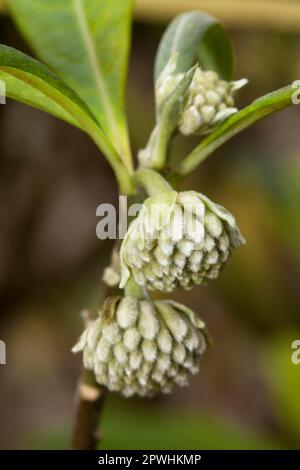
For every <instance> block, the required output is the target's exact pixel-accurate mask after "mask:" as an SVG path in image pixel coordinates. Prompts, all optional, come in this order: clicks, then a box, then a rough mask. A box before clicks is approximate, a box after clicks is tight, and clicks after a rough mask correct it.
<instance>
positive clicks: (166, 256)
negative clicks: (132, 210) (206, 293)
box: [120, 191, 245, 292]
mask: <svg viewBox="0 0 300 470" xmlns="http://www.w3.org/2000/svg"><path fill="white" fill-rule="evenodd" d="M243 243H245V241H244V238H243V237H242V235H241V234H240V231H239V229H238V227H237V224H236V221H235V218H234V217H233V215H231V214H230V213H229V212H228V211H227V210H226V209H225V208H224V207H222V206H219V205H218V204H215V203H213V202H212V201H210V200H209V199H208V198H207V197H206V196H204V195H203V194H200V193H196V192H195V191H186V192H176V191H168V192H167V191H166V192H160V193H159V195H158V196H155V197H150V198H148V199H147V200H146V201H145V202H144V205H143V208H142V210H141V211H140V213H139V215H138V216H137V217H136V219H135V220H134V221H133V222H132V223H131V225H130V226H129V229H128V232H127V234H126V237H125V239H124V240H123V243H122V246H121V250H120V261H121V284H120V287H124V286H125V284H126V283H127V281H128V280H129V278H130V277H131V276H132V277H133V278H134V280H135V282H136V283H137V284H138V285H140V286H145V287H147V288H148V289H150V290H157V291H162V292H171V291H173V290H174V289H175V288H176V287H183V288H186V289H189V288H191V287H192V286H193V285H194V284H205V283H207V282H208V281H210V280H211V279H215V278H217V277H218V276H219V273H220V271H221V269H222V268H223V266H224V265H225V264H226V262H227V260H228V258H229V256H230V254H231V252H232V250H233V248H237V247H238V246H240V245H242V244H243Z"/></svg>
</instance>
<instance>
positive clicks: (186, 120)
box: [178, 67, 248, 135]
mask: <svg viewBox="0 0 300 470" xmlns="http://www.w3.org/2000/svg"><path fill="white" fill-rule="evenodd" d="M247 83H248V80H247V79H244V78H243V79H241V80H237V81H232V82H227V81H225V80H220V78H219V76H218V74H217V73H216V72H213V71H209V70H208V71H204V70H202V69H201V68H200V67H197V68H196V70H195V73H194V76H193V80H192V83H191V85H190V87H189V89H188V91H187V94H186V96H185V98H184V105H183V109H182V112H181V116H180V121H179V126H178V127H179V131H180V133H181V134H183V135H193V134H203V133H207V132H210V131H212V130H213V129H214V128H215V127H217V126H218V125H219V124H221V123H222V122H223V121H224V120H225V119H227V118H228V117H229V116H231V115H232V114H235V113H236V112H237V111H238V110H237V108H236V107H235V106H234V99H233V97H234V94H235V92H236V91H237V90H239V89H240V88H242V87H243V86H244V85H246V84H247Z"/></svg>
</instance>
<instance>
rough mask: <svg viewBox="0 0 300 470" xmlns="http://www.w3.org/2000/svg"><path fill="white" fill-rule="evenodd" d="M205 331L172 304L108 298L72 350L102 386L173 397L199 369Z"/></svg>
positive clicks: (192, 315) (125, 392)
mask: <svg viewBox="0 0 300 470" xmlns="http://www.w3.org/2000/svg"><path fill="white" fill-rule="evenodd" d="M205 348H206V334H205V326H204V323H203V322H202V320H200V319H199V318H197V317H196V315H195V313H194V312H193V311H192V310H190V309H188V308H187V307H184V306H183V305H181V304H178V303H176V302H173V301H171V300H163V301H156V302H152V301H150V300H145V299H138V298H136V297H133V296H126V297H123V298H120V297H119V298H118V297H114V298H108V299H107V300H106V302H105V304H104V306H103V309H102V310H101V311H100V314H99V317H98V318H97V319H96V320H94V321H93V322H91V323H90V324H89V326H88V327H87V329H86V330H85V331H84V333H83V334H82V336H81V338H80V340H79V341H78V343H77V344H76V345H75V347H74V348H73V352H78V351H83V364H84V367H85V368H86V369H90V370H93V371H94V373H95V377H96V380H97V382H98V383H99V384H101V385H104V386H106V387H107V388H108V389H109V390H110V391H117V392H121V393H122V394H123V395H125V396H131V395H134V394H137V395H140V396H152V395H154V394H156V393H159V392H162V393H169V392H171V390H172V389H173V387H174V386H176V385H179V386H184V385H187V383H188V378H189V376H190V374H195V373H197V372H198V370H199V358H200V356H201V355H202V353H203V352H204V350H205Z"/></svg>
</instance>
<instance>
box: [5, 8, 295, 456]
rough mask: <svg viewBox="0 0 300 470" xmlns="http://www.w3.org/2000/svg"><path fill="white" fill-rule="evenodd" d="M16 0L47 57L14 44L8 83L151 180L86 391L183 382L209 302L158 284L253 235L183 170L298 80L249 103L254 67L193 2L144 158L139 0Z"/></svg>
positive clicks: (160, 58) (133, 180)
mask: <svg viewBox="0 0 300 470" xmlns="http://www.w3.org/2000/svg"><path fill="white" fill-rule="evenodd" d="M6 3H7V5H8V8H9V11H10V13H11V15H12V17H13V18H14V20H15V23H16V25H17V27H18V28H19V30H20V31H21V33H22V34H23V35H24V37H25V38H26V40H27V41H28V43H29V44H30V46H31V48H32V50H33V51H34V53H35V55H36V56H37V57H38V58H39V59H40V60H41V62H39V61H38V60H36V59H33V58H31V57H29V56H28V55H26V54H24V53H22V52H20V51H18V50H16V49H13V48H12V47H9V46H7V45H1V46H0V79H1V80H3V81H4V82H5V84H6V92H7V95H8V96H9V97H10V98H13V99H15V100H18V101H21V102H23V103H26V104H28V105H31V106H34V107H36V108H39V109H41V110H43V111H45V112H48V113H49V114H52V115H53V116H55V117H57V118H59V119H62V120H64V121H67V122H68V123H69V124H71V125H73V126H75V127H77V128H79V129H81V130H82V131H83V132H85V133H87V134H88V135H89V136H90V138H91V139H92V140H93V141H94V143H95V144H96V145H97V147H98V148H99V155H100V157H101V158H102V156H103V155H104V157H105V158H106V159H107V160H108V162H109V163H110V165H111V167H112V168H113V170H114V173H115V176H116V180H117V182H118V185H119V191H120V194H123V195H134V194H135V193H136V192H137V191H138V189H139V187H142V188H143V189H144V190H145V191H146V193H148V197H146V199H145V201H144V205H143V209H142V210H141V212H140V213H139V215H138V216H137V217H136V219H135V220H134V221H133V222H132V224H131V225H130V227H129V230H128V232H127V234H126V237H125V239H124V240H123V242H122V244H121V247H120V248H119V246H116V248H115V250H114V253H113V256H112V259H113V262H112V265H111V266H109V267H108V268H107V269H106V271H105V274H104V277H103V279H104V282H105V283H106V284H107V287H108V290H107V292H108V295H107V297H106V299H105V300H104V302H103V304H102V306H101V307H100V309H99V312H98V313H97V316H96V318H93V317H91V316H90V317H89V318H88V319H87V320H86V323H87V325H86V330H85V331H84V333H83V335H82V336H81V338H80V340H79V342H78V343H77V344H76V346H75V347H74V352H77V351H83V364H84V367H85V370H86V371H90V372H89V375H85V379H84V380H83V382H82V383H81V385H82V386H81V389H80V390H81V393H82V397H83V398H85V399H86V400H87V401H89V400H90V401H93V400H95V401H96V399H98V398H99V396H100V392H99V394H98V395H97V393H96V394H94V395H93V393H91V388H89V387H92V386H93V387H98V388H99V390H101V387H100V386H104V387H105V388H107V389H109V390H111V391H118V392H121V393H123V394H124V395H126V396H131V395H134V394H139V395H142V396H152V395H154V394H156V393H159V392H164V393H169V392H170V391H171V390H172V389H173V386H175V385H186V384H187V382H188V379H189V375H190V374H194V373H197V371H198V368H199V358H200V356H201V355H202V353H203V352H204V350H205V348H206V345H207V343H208V342H209V338H208V334H207V331H206V329H205V326H204V323H203V322H202V320H200V319H199V317H198V316H197V314H196V313H194V312H193V311H191V310H190V309H189V308H188V307H186V306H183V305H181V304H178V303H176V302H174V301H172V300H171V299H167V300H160V301H157V300H153V299H152V298H151V296H150V295H149V291H162V292H167V293H171V292H172V291H173V290H174V289H175V288H177V287H178V288H192V287H193V286H194V285H195V284H206V283H207V282H209V281H211V280H213V279H215V278H216V277H218V276H219V274H220V272H221V270H222V268H223V267H224V265H225V264H226V263H227V262H228V259H229V256H230V254H231V252H232V250H233V249H235V248H237V247H238V246H240V245H241V244H243V243H244V239H243V237H242V235H241V233H240V231H239V229H238V227H237V224H236V221H235V218H234V216H233V215H232V214H230V213H229V212H228V211H227V210H226V209H225V208H223V207H222V206H220V205H218V204H216V203H214V202H212V201H211V200H209V199H208V198H207V197H206V196H205V195H203V194H200V193H197V192H195V191H193V190H192V188H190V190H189V191H184V192H182V191H178V184H179V182H180V181H181V180H182V179H183V178H184V177H185V176H187V175H189V174H190V173H191V172H193V170H195V169H196V168H197V167H198V165H199V164H200V163H201V162H202V161H203V160H204V159H205V158H207V157H208V156H210V155H212V154H213V152H214V151H215V150H216V149H217V148H218V147H220V146H221V145H223V144H224V143H225V142H226V141H227V140H229V139H230V138H231V137H233V136H234V135H235V134H237V133H239V132H241V131H243V130H244V129H245V128H247V127H249V126H250V125H251V124H253V123H255V122H256V121H258V120H259V119H262V118H264V117H266V116H268V115H270V114H272V113H274V112H276V111H279V110H281V109H283V108H285V107H287V106H289V105H290V104H292V94H293V92H294V89H293V88H292V87H291V86H287V87H284V88H282V89H280V90H277V91H274V92H272V93H270V94H267V95H265V96H262V97H260V98H258V99H257V100H255V101H254V102H253V103H252V104H250V105H249V106H247V107H245V108H244V109H242V110H240V111H238V110H237V108H236V105H235V102H234V99H235V95H236V93H237V91H238V89H239V88H241V87H242V86H244V85H245V84H246V83H247V80H245V79H242V80H234V79H233V51H232V45H231V42H230V38H229V36H228V34H227V32H226V31H225V29H224V27H223V26H222V24H220V22H219V21H218V20H216V19H215V18H213V17H211V16H210V15H208V14H206V13H202V12H188V13H184V14H181V15H179V16H177V17H176V18H175V19H173V21H172V22H171V23H170V25H169V26H168V27H167V29H166V31H165V33H164V35H163V37H162V39H161V42H160V45H159V48H158V52H157V55H156V59H155V65H154V85H155V104H156V122H155V126H154V129H153V131H152V132H151V135H150V137H149V140H148V143H147V144H145V147H144V148H143V149H141V150H140V151H139V153H138V159H137V160H138V164H137V165H134V161H133V158H132V154H131V146H130V140H129V134H128V128H127V119H126V112H125V105H124V91H125V86H126V70H127V62H128V51H129V45H130V31H131V21H132V1H131V0H110V1H109V2H104V1H99V0H65V1H63V2H62V1H61V0H43V1H40V0H26V1H22V0H7V2H6ZM177 133H181V134H182V135H183V136H186V137H188V136H190V135H198V136H199V143H198V144H197V145H196V146H195V148H194V149H193V151H192V152H191V153H190V154H189V155H183V156H182V159H181V162H180V163H179V165H178V166H177V167H176V168H172V169H171V170H170V165H169V157H170V143H171V141H172V138H173V137H174V136H175V135H176V134H177ZM99 177H100V178H101V175H99ZM186 214H188V215H189V216H190V217H189V218H188V217H187V218H186V217H185V215H186ZM116 284H119V290H117V295H116V291H115V290H114V289H115V287H116ZM86 377H88V380H87V379H86ZM84 386H85V387H86V388H84ZM84 393H85V395H84ZM79 415H80V416H81V414H80V413H79ZM83 425H84V424H82V426H83ZM78 432H80V431H78ZM79 445H81V446H82V447H89V446H92V444H84V443H82V442H81V443H80V444H79V443H78V442H77V443H76V444H74V446H75V447H76V446H77V447H78V446H79Z"/></svg>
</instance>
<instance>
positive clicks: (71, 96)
mask: <svg viewBox="0 0 300 470" xmlns="http://www.w3.org/2000/svg"><path fill="white" fill-rule="evenodd" d="M7 77H9V78H8V80H7V81H6V78H7ZM0 78H2V79H3V80H4V81H5V82H6V87H7V93H8V96H11V97H12V98H14V99H17V100H19V101H22V102H26V103H27V104H30V105H32V106H35V107H37V108H40V109H43V110H44V111H47V112H49V113H50V114H52V115H54V116H57V117H60V118H62V119H65V120H67V121H69V122H71V123H74V124H75V125H77V127H80V128H81V129H83V130H84V131H85V132H87V134H89V135H90V137H91V138H92V139H93V140H94V142H95V143H96V145H97V146H98V147H99V148H100V149H101V150H102V151H103V153H104V154H105V155H106V157H107V159H108V161H109V162H110V163H111V165H112V167H113V168H114V170H115V173H116V176H117V178H118V180H119V182H120V184H123V185H124V188H123V189H124V190H125V189H126V190H127V189H128V188H129V186H130V184H129V176H128V175H126V174H125V175H124V172H125V167H124V166H123V164H122V162H121V160H120V159H119V157H118V155H117V154H116V152H115V150H114V147H113V146H112V144H111V143H110V141H109V139H108V138H107V136H106V135H105V133H104V132H103V130H102V129H101V127H100V126H99V124H98V123H97V121H96V119H95V118H94V117H93V115H92V114H91V111H90V110H89V108H88V107H87V106H86V104H85V103H84V102H83V101H82V100H81V99H80V98H79V97H78V95H77V94H76V93H75V92H74V91H73V90H72V89H71V88H70V87H69V86H68V85H66V84H65V83H64V81H63V80H61V79H60V78H59V77H58V76H57V75H55V74H54V73H53V72H52V71H51V70H49V69H48V68H47V67H46V66H44V65H43V64H41V63H39V62H38V61H37V60H35V59H32V58H31V57H29V56H27V55H26V54H23V53H22V52H20V51H18V50H16V49H13V48H11V47H8V46H5V45H3V44H0Z"/></svg>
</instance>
